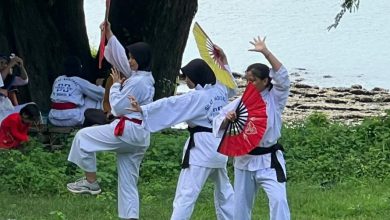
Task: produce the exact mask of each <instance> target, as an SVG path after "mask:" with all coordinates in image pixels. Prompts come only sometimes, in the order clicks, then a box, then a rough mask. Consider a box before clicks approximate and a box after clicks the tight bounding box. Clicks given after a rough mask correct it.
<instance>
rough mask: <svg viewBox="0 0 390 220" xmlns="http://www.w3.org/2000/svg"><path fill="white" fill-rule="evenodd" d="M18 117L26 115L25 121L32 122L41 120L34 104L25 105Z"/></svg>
mask: <svg viewBox="0 0 390 220" xmlns="http://www.w3.org/2000/svg"><path fill="white" fill-rule="evenodd" d="M19 114H20V115H26V116H27V119H29V120H32V121H39V120H40V118H41V113H40V112H39V109H38V106H37V105H36V104H27V105H26V106H24V107H23V108H22V109H20V112H19Z"/></svg>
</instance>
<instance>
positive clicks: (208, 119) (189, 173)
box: [141, 82, 234, 220]
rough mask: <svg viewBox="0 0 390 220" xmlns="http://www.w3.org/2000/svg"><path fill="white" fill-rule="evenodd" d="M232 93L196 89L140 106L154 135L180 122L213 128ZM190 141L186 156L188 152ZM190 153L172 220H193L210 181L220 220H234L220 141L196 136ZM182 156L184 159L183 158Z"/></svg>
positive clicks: (209, 87) (207, 135)
mask: <svg viewBox="0 0 390 220" xmlns="http://www.w3.org/2000/svg"><path fill="white" fill-rule="evenodd" d="M228 93H229V90H228V89H227V87H226V86H224V85H222V84H220V83H219V82H217V83H216V84H215V85H205V87H202V86H200V85H197V87H196V88H195V90H193V91H191V92H188V93H185V94H183V95H180V96H171V97H169V98H163V99H160V100H157V101H155V102H153V103H151V104H148V105H143V106H141V108H142V112H143V125H144V126H145V128H146V129H147V130H149V131H152V132H155V131H159V130H161V129H164V128H169V127H171V126H173V125H175V124H178V123H181V122H187V124H188V125H189V126H190V127H195V126H202V127H207V128H211V126H212V121H213V118H214V117H215V116H216V115H217V114H218V111H219V110H220V109H222V107H223V106H224V105H226V103H227V102H228ZM188 142H189V139H187V141H186V143H185V145H184V149H183V152H186V149H187V146H188ZM194 143H195V146H194V147H193V148H192V149H191V153H190V158H189V168H186V169H182V170H181V172H180V177H179V180H178V185H177V189H176V195H175V200H174V202H173V206H174V209H173V213H172V217H171V220H184V219H190V217H191V214H192V211H193V209H194V205H195V202H196V199H197V198H198V195H199V193H200V191H201V190H202V187H203V185H204V182H205V181H206V180H207V179H208V178H210V179H211V180H212V181H213V182H214V185H215V196H214V203H215V208H216V212H217V218H218V219H219V220H225V219H232V216H233V212H232V211H233V202H234V196H233V195H234V192H233V188H232V186H231V184H230V181H229V177H228V175H227V171H226V162H227V159H228V158H227V156H225V155H222V154H220V153H218V152H217V149H218V145H219V143H220V138H215V137H214V136H213V134H212V133H210V132H196V133H195V134H194ZM184 154H185V153H183V157H184Z"/></svg>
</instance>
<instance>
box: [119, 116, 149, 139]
mask: <svg viewBox="0 0 390 220" xmlns="http://www.w3.org/2000/svg"><path fill="white" fill-rule="evenodd" d="M126 120H128V121H131V122H134V123H136V124H139V125H140V124H142V120H139V119H136V118H128V117H125V116H122V117H121V118H120V119H119V122H118V124H117V125H116V127H115V130H114V134H115V136H122V134H123V130H125V124H126V123H125V122H126Z"/></svg>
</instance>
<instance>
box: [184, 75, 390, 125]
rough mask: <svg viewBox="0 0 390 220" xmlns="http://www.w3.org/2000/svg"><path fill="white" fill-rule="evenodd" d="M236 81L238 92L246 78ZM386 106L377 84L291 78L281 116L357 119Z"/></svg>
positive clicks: (389, 101) (385, 93) (389, 99)
mask: <svg viewBox="0 0 390 220" xmlns="http://www.w3.org/2000/svg"><path fill="white" fill-rule="evenodd" d="M236 80H237V84H238V94H239V95H241V94H242V93H243V91H244V89H245V85H246V81H245V80H244V79H243V78H241V77H238V78H236ZM188 91H189V89H188V87H187V86H186V85H185V83H184V82H182V83H181V84H180V86H179V88H178V90H177V92H178V94H180V93H184V92H188ZM387 109H389V110H390V93H389V90H387V89H383V88H379V87H376V88H373V89H371V90H368V89H365V88H363V87H362V86H361V85H352V86H350V87H329V88H320V87H319V86H313V85H308V84H304V83H301V82H300V81H293V82H292V83H291V90H290V97H289V99H288V101H287V105H286V108H285V110H284V112H283V119H284V120H285V121H297V120H303V119H305V118H306V117H307V116H308V115H310V114H312V113H314V112H321V113H324V114H325V115H327V117H328V118H329V119H331V120H337V121H343V122H347V123H348V122H359V121H361V120H362V119H363V118H364V117H368V116H381V115H385V114H386V112H385V110H387Z"/></svg>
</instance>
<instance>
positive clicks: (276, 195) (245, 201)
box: [234, 165, 290, 220]
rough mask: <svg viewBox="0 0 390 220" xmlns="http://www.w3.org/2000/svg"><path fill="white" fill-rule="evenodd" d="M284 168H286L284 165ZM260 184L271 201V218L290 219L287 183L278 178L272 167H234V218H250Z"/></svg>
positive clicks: (272, 219) (278, 219)
mask: <svg viewBox="0 0 390 220" xmlns="http://www.w3.org/2000/svg"><path fill="white" fill-rule="evenodd" d="M282 166H283V169H284V165H282ZM284 170H285V169H284ZM259 186H261V187H263V189H264V191H265V193H266V194H267V197H268V201H269V210H270V211H269V213H270V219H271V220H289V219H290V210H289V208H288V203H287V195H286V183H285V182H284V183H280V182H278V181H277V179H276V171H275V169H272V168H266V169H261V170H257V171H248V170H241V169H238V168H234V197H235V201H234V219H235V220H249V219H251V215H252V207H253V203H254V201H255V197H256V192H257V190H258V188H259Z"/></svg>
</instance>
